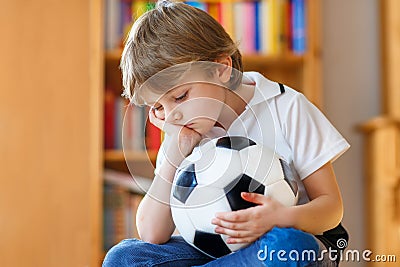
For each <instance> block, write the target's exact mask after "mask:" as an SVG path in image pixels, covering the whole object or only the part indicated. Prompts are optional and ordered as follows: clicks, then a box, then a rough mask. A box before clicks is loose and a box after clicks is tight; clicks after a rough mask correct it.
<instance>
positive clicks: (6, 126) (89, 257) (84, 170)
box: [0, 0, 321, 267]
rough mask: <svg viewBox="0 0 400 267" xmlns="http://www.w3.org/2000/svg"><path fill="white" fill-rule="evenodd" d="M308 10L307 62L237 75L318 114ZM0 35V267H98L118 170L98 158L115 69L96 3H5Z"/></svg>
mask: <svg viewBox="0 0 400 267" xmlns="http://www.w3.org/2000/svg"><path fill="white" fill-rule="evenodd" d="M308 3H309V9H308V10H309V13H308V21H309V23H308V24H309V26H310V27H309V29H308V34H309V35H308V38H307V40H308V41H307V44H308V51H307V53H306V54H305V55H304V56H300V57H295V56H292V55H286V54H284V55H282V56H278V57H268V56H259V55H249V56H245V66H246V69H252V70H259V71H261V72H262V73H264V74H266V75H267V76H268V77H270V78H271V79H275V80H279V81H282V82H284V83H287V84H288V85H291V86H293V87H294V88H296V89H299V90H302V91H304V92H305V94H306V95H307V96H308V97H309V98H310V99H311V100H312V101H313V102H315V103H316V104H318V105H320V104H321V99H320V86H321V80H320V43H319V29H318V27H319V23H317V22H319V21H320V19H319V17H318V16H319V14H320V11H319V6H320V0H313V1H308ZM0 25H2V26H1V27H2V31H1V32H2V42H0V58H1V64H0V80H1V89H0V129H1V131H0V157H1V161H0V169H1V172H0V173H1V174H0V179H1V189H0V190H1V193H0V236H1V242H0V259H1V265H2V266H42V267H46V266H49V267H50V266H61V267H62V266H68V267H69V266H99V265H100V261H101V259H102V252H101V250H102V249H101V246H102V184H103V181H102V169H103V164H111V163H113V162H114V163H115V162H117V163H118V164H120V165H123V164H124V159H123V157H122V156H121V154H122V153H121V152H120V151H113V152H111V153H109V151H103V149H102V147H103V145H102V142H103V125H102V123H103V89H104V88H103V79H104V67H105V66H104V65H106V68H105V70H106V75H108V74H109V73H110V70H109V69H108V66H109V64H114V63H110V62H112V61H114V62H115V61H117V60H118V59H117V58H111V59H110V58H109V54H106V56H105V57H106V63H104V60H103V57H104V53H103V48H102V45H103V40H102V39H103V38H102V37H103V35H104V33H103V30H102V27H103V1H100V0H86V1H85V0H71V1H50V0H42V1H28V2H26V1H17V0H16V1H6V2H5V3H3V5H2V8H1V9H0ZM113 71H118V70H117V69H114V70H112V71H111V72H113ZM116 73H118V72H116ZM117 75H119V74H117ZM114 152H115V153H114ZM116 155H117V156H116ZM104 157H105V158H106V159H105V160H104ZM134 157H136V156H134ZM142 157H143V155H140V153H139V156H138V159H140V158H142ZM139 161H140V160H139Z"/></svg>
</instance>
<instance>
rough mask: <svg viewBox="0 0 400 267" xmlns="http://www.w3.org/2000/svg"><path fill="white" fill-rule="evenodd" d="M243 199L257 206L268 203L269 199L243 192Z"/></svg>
mask: <svg viewBox="0 0 400 267" xmlns="http://www.w3.org/2000/svg"><path fill="white" fill-rule="evenodd" d="M241 197H242V198H243V199H244V200H246V201H248V202H252V203H255V204H265V203H266V202H267V201H268V197H267V196H264V195H262V194H258V193H249V192H242V193H241Z"/></svg>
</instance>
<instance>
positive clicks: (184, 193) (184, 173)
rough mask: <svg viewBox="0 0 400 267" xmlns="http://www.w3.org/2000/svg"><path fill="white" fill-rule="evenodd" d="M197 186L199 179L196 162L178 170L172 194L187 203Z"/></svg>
mask: <svg viewBox="0 0 400 267" xmlns="http://www.w3.org/2000/svg"><path fill="white" fill-rule="evenodd" d="M196 186H197V180H196V173H195V171H194V164H190V165H188V166H186V167H185V168H183V169H179V170H178V172H177V177H176V181H175V184H174V188H173V190H172V191H173V193H172V194H173V196H174V197H175V198H176V199H177V200H179V201H180V202H182V203H185V202H186V200H187V199H188V197H189V196H190V194H191V193H192V191H193V189H194V188H195V187H196Z"/></svg>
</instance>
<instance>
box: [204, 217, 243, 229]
mask: <svg viewBox="0 0 400 267" xmlns="http://www.w3.org/2000/svg"><path fill="white" fill-rule="evenodd" d="M211 223H212V224H214V225H216V226H217V228H218V227H221V228H226V229H231V230H248V229H249V228H250V227H249V221H245V222H231V221H225V220H221V219H217V218H214V219H213V220H212V221H211Z"/></svg>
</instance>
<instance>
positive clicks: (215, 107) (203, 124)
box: [152, 82, 227, 134]
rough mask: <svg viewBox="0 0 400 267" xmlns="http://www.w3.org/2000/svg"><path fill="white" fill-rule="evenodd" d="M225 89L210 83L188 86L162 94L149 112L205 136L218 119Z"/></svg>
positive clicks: (189, 84) (223, 102)
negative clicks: (151, 111)
mask: <svg viewBox="0 0 400 267" xmlns="http://www.w3.org/2000/svg"><path fill="white" fill-rule="evenodd" d="M226 90H227V89H225V88H224V87H222V86H218V85H215V84H211V83H205V82H196V83H188V84H185V85H181V86H179V87H177V88H174V89H172V90H170V91H168V92H167V93H166V94H164V95H162V96H161V97H160V98H159V99H158V100H157V101H156V102H155V103H154V104H153V105H152V109H153V111H154V114H155V116H156V117H157V118H158V119H161V120H164V121H165V122H168V123H171V124H175V125H181V126H186V127H188V128H191V129H193V130H195V131H196V132H198V133H200V134H206V133H207V132H208V131H210V130H211V128H212V127H213V126H214V125H215V123H216V122H218V120H219V118H220V115H221V111H222V109H223V107H224V105H225V94H226Z"/></svg>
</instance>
